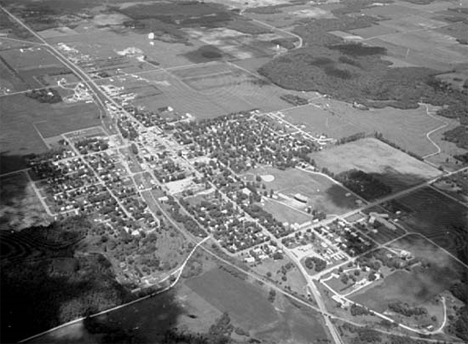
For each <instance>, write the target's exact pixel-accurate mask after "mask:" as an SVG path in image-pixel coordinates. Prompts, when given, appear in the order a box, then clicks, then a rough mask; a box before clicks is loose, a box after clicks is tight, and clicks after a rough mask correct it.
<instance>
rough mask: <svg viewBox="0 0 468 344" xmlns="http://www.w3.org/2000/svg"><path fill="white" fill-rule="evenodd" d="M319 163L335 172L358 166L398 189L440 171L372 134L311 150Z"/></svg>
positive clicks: (429, 177) (359, 168)
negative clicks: (342, 143) (370, 136)
mask: <svg viewBox="0 0 468 344" xmlns="http://www.w3.org/2000/svg"><path fill="white" fill-rule="evenodd" d="M311 157H312V158H313V159H314V160H315V161H316V163H317V165H318V166H320V167H326V168H328V169H329V170H330V171H332V172H333V173H335V174H338V173H341V172H344V171H348V170H352V169H358V170H362V171H364V172H366V173H370V174H373V175H375V177H376V178H378V179H379V180H381V181H382V182H384V183H385V184H387V185H389V186H391V187H392V190H393V192H395V191H399V190H401V189H403V188H406V187H408V186H411V185H415V184H418V183H420V182H422V181H424V180H428V179H431V178H434V177H436V176H438V175H440V174H441V171H439V170H438V169H436V168H434V167H432V166H430V165H427V164H426V163H424V162H422V161H420V160H417V159H415V158H413V157H411V156H409V155H408V154H406V153H403V152H402V151H400V150H398V149H395V148H393V147H391V146H389V145H387V144H385V143H383V142H382V141H380V140H377V139H375V138H365V139H361V140H358V141H354V142H350V143H346V144H344V145H339V146H335V147H332V148H330V149H326V150H323V151H320V152H316V153H312V154H311Z"/></svg>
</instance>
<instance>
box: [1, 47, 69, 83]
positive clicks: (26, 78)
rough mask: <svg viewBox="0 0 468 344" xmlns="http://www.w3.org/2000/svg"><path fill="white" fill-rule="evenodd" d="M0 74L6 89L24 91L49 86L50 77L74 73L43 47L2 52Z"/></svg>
mask: <svg viewBox="0 0 468 344" xmlns="http://www.w3.org/2000/svg"><path fill="white" fill-rule="evenodd" d="M0 73H1V76H2V81H3V80H5V82H6V83H5V85H2V87H4V88H9V89H10V92H11V91H24V90H26V89H28V88H40V87H44V86H48V82H47V81H46V77H47V76H48V75H52V76H53V75H59V74H63V75H68V74H72V72H71V71H70V70H69V69H68V68H67V67H65V66H64V65H63V64H62V63H61V62H60V61H59V60H57V59H56V58H55V56H53V55H52V54H50V53H49V51H48V50H46V49H44V48H41V47H31V48H21V49H11V50H5V51H2V52H0Z"/></svg>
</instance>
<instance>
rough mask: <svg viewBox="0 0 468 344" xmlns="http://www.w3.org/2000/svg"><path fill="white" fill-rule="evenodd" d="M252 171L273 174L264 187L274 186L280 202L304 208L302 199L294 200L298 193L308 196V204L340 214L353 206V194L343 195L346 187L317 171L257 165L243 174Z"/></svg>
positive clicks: (324, 210) (354, 200)
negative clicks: (283, 169)
mask: <svg viewBox="0 0 468 344" xmlns="http://www.w3.org/2000/svg"><path fill="white" fill-rule="evenodd" d="M255 175H260V176H262V175H271V176H273V177H274V180H273V181H271V182H264V184H265V185H266V188H267V189H268V190H269V189H273V190H274V191H275V194H276V195H278V196H279V197H280V200H281V201H282V202H284V203H285V204H288V205H290V206H292V207H296V208H299V209H303V208H305V204H304V203H300V202H298V201H295V200H293V197H294V195H295V194H297V193H300V194H302V195H304V196H306V197H307V198H308V202H307V205H309V206H311V207H312V208H313V209H317V210H318V211H323V212H324V213H325V214H343V213H346V212H348V211H349V210H351V209H354V208H356V200H357V198H356V197H355V196H354V195H348V196H346V195H347V194H348V191H346V189H344V188H342V187H341V186H339V185H338V184H336V183H335V182H333V181H332V180H330V179H329V178H328V177H326V176H323V175H321V174H318V173H314V172H307V171H303V170H299V169H288V170H286V171H282V170H279V169H275V168H272V167H259V168H255V169H251V170H249V172H248V173H246V177H249V176H250V177H252V176H255ZM282 195H283V196H282Z"/></svg>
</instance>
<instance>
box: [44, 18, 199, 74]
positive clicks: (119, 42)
mask: <svg viewBox="0 0 468 344" xmlns="http://www.w3.org/2000/svg"><path fill="white" fill-rule="evenodd" d="M75 30H77V31H78V34H73V35H66V36H58V37H51V38H48V39H47V41H48V42H49V43H51V44H53V45H57V44H58V43H64V44H66V45H67V46H69V47H71V48H74V49H76V50H78V52H79V53H80V54H82V55H88V56H89V57H90V58H91V60H97V61H98V60H101V59H107V58H108V57H118V56H119V54H118V52H123V51H125V50H126V49H128V48H135V49H136V51H140V52H141V53H137V54H135V55H132V54H131V53H130V54H128V56H127V58H126V63H125V64H124V67H123V68H122V70H124V71H128V72H136V71H141V70H155V69H157V68H158V66H157V65H156V66H155V65H153V64H150V63H147V62H140V61H138V60H137V56H142V55H144V56H146V58H145V60H146V61H152V62H155V63H156V64H160V65H161V66H163V67H175V66H182V65H187V64H191V63H193V62H191V61H190V60H189V59H188V58H187V57H186V56H185V54H187V53H189V52H191V51H193V50H195V49H198V48H200V47H202V46H203V45H204V44H203V43H202V42H198V41H196V40H190V45H186V44H181V43H177V42H173V43H171V42H163V41H160V40H156V39H155V40H153V41H151V42H152V43H153V44H150V41H149V40H148V37H147V36H148V34H147V33H143V34H142V33H139V32H133V31H131V30H130V31H129V30H127V29H125V30H120V32H119V31H113V30H111V29H99V28H91V29H90V28H87V29H84V28H83V27H81V28H80V27H78V28H75Z"/></svg>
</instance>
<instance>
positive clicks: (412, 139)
mask: <svg viewBox="0 0 468 344" xmlns="http://www.w3.org/2000/svg"><path fill="white" fill-rule="evenodd" d="M313 103H314V104H315V105H312V104H311V105H308V106H304V107H297V108H293V109H290V110H287V111H283V113H284V115H285V119H286V120H288V121H290V122H291V123H293V124H296V125H305V128H304V129H305V130H307V131H309V132H311V133H312V134H322V133H323V134H325V135H327V136H329V137H332V138H335V139H340V138H343V137H347V136H350V135H353V134H356V133H361V132H364V133H368V134H372V133H374V132H379V133H382V134H383V137H384V138H386V139H388V140H390V141H392V142H396V143H398V145H399V146H400V147H401V148H403V149H405V150H407V151H409V152H413V153H415V154H417V155H419V156H425V155H427V154H432V153H434V152H437V148H436V147H435V146H434V145H433V144H432V143H431V142H430V141H429V140H428V139H427V137H426V134H427V133H428V132H429V131H431V130H433V129H435V128H438V127H440V126H441V125H443V124H444V123H445V122H447V119H446V118H440V117H437V116H434V115H432V116H434V117H430V116H428V115H427V113H426V107H425V106H420V107H419V108H418V109H409V110H400V109H394V108H390V107H386V108H383V109H372V110H370V111H362V110H359V109H356V108H354V107H352V106H351V105H350V104H347V103H344V102H341V101H336V100H332V99H317V100H314V101H313ZM429 109H430V110H429V111H430V112H435V111H433V110H432V108H431V107H429ZM444 131H445V129H441V130H440V132H444ZM435 134H437V133H434V134H433V135H434V136H431V138H432V139H435ZM435 141H436V143H437V144H440V141H441V140H435ZM447 143H448V144H449V145H450V143H449V142H447ZM452 145H453V144H452ZM443 151H444V150H443Z"/></svg>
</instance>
